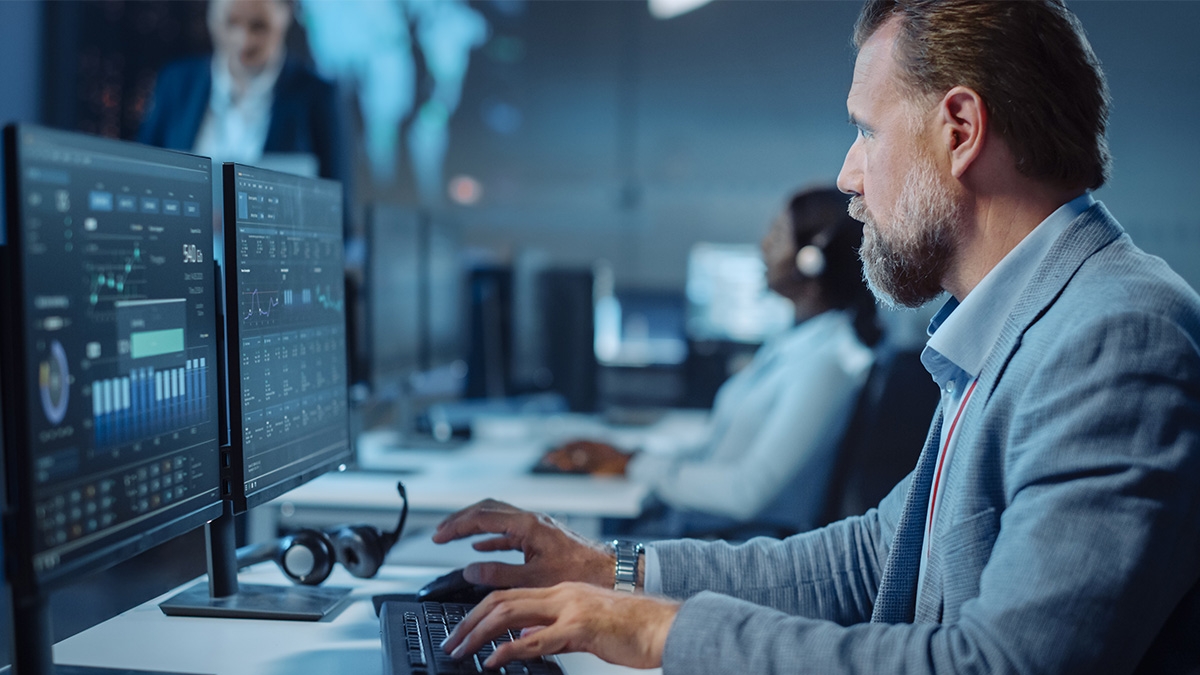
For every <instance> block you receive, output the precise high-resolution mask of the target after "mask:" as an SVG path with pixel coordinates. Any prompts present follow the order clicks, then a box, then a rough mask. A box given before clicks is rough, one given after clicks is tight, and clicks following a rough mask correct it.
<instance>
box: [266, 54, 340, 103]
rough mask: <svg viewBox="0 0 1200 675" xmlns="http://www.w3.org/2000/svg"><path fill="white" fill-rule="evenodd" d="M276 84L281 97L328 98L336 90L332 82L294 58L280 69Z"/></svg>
mask: <svg viewBox="0 0 1200 675" xmlns="http://www.w3.org/2000/svg"><path fill="white" fill-rule="evenodd" d="M275 86H276V88H277V92H278V96H279V97H280V98H290V97H306V98H315V99H327V98H329V97H332V96H333V95H334V92H335V87H334V84H333V83H332V82H330V81H329V80H326V79H325V78H323V77H321V76H320V75H318V74H317V72H316V71H314V70H313V69H312V68H310V67H309V66H307V65H305V64H304V63H301V62H300V61H296V60H293V59H288V60H287V61H285V62H284V64H283V70H282V71H280V73H279V80H278V82H277V83H276V85H275Z"/></svg>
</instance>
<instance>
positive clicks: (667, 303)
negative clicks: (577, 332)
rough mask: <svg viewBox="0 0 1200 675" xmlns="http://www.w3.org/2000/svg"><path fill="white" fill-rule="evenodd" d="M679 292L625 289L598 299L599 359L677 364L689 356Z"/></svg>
mask: <svg viewBox="0 0 1200 675" xmlns="http://www.w3.org/2000/svg"><path fill="white" fill-rule="evenodd" d="M683 304H684V303H683V298H681V297H679V294H678V292H670V291H656V290H642V289H637V290H635V289H622V290H620V291H617V293H616V294H615V295H609V296H601V297H597V298H596V299H595V305H594V321H595V329H594V330H595V343H594V344H595V353H596V360H597V361H599V362H600V363H601V364H603V365H606V366H629V367H644V366H675V365H679V364H681V363H683V362H684V361H685V360H686V359H687V354H688V346H687V338H686V336H685V335H684V330H683V321H684V309H683Z"/></svg>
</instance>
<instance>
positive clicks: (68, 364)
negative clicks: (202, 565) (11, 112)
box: [0, 125, 222, 675]
mask: <svg viewBox="0 0 1200 675" xmlns="http://www.w3.org/2000/svg"><path fill="white" fill-rule="evenodd" d="M3 164H4V196H5V200H4V201H5V209H4V214H5V223H4V230H5V234H6V236H5V238H4V240H3V243H4V245H3V246H2V247H0V252H2V253H0V256H2V258H0V275H2V277H3V278H2V281H0V312H2V316H3V326H4V327H5V328H4V330H2V331H0V354H2V361H3V362H2V364H0V378H2V385H3V386H2V390H3V399H4V406H3V425H2V426H3V433H4V438H3V449H4V473H5V475H6V476H7V488H8V490H7V499H6V500H5V502H4V508H5V514H4V524H5V532H4V537H5V541H4V550H5V552H6V556H7V557H6V563H7V564H8V572H9V574H10V578H9V582H10V584H11V588H12V594H13V606H14V632H15V640H14V666H15V670H16V672H18V673H20V675H40V674H43V673H50V672H53V670H54V666H53V664H52V661H51V655H50V643H51V635H50V621H49V611H48V609H47V608H48V594H49V593H50V592H51V591H53V590H54V589H55V588H58V587H61V586H62V585H64V584H66V583H67V582H69V581H73V580H77V579H78V578H79V577H80V576H82V575H85V574H88V573H91V572H95V571H98V570H101V569H104V568H106V567H109V566H112V565H114V564H116V563H118V562H121V561H124V560H126V559H128V558H131V557H133V556H134V555H136V554H137V553H140V552H141V551H144V550H146V549H149V548H151V547H153V546H156V545H158V544H160V543H163V542H165V541H167V540H168V539H171V538H173V537H176V536H178V535H181V534H183V533H185V532H187V531H189V530H192V529H194V528H196V527H199V526H200V525H202V524H204V523H205V522H207V521H209V520H211V519H213V518H215V517H217V516H218V515H219V514H220V513H221V511H222V506H221V496H220V491H219V479H220V477H219V475H218V420H217V417H218V413H217V403H218V401H217V372H216V371H217V344H218V343H217V340H218V335H217V325H218V324H217V314H216V311H215V302H216V299H217V295H216V287H215V283H216V280H215V277H216V274H215V267H214V265H213V261H212V234H211V222H212V221H211V210H212V206H211V199H210V194H211V193H210V190H211V187H210V181H211V177H210V172H211V162H210V160H209V159H207V158H204V157H196V156H192V155H187V154H182V153H176V152H171V151H166V150H158V149H153V148H148V147H143V146H139V145H134V144H131V143H124V142H120V141H113V140H107V139H100V138H92V137H88V136H83V135H79V134H72V133H66V132H61V131H53V130H49V129H43V128H39V127H34V126H26V125H21V126H9V127H7V128H5V130H4V162H3Z"/></svg>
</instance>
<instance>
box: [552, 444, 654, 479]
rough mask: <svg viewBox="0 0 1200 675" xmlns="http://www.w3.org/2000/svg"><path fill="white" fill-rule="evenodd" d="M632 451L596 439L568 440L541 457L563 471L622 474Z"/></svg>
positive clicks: (608, 474) (603, 474) (604, 474)
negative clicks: (624, 450) (622, 449)
mask: <svg viewBox="0 0 1200 675" xmlns="http://www.w3.org/2000/svg"><path fill="white" fill-rule="evenodd" d="M632 458H633V454H632V453H628V452H622V451H621V450H618V449H617V448H615V447H613V446H611V445H609V444H607V443H598V442H596V441H570V442H567V443H563V444H562V445H560V446H558V447H557V448H555V449H553V450H551V451H550V452H548V453H546V456H545V457H544V458H543V459H542V461H543V462H545V463H547V464H552V465H554V466H556V467H558V468H559V469H561V470H563V471H573V472H580V471H582V472H585V473H590V474H593V475H596V476H624V475H625V469H626V467H628V466H629V460H630V459H632Z"/></svg>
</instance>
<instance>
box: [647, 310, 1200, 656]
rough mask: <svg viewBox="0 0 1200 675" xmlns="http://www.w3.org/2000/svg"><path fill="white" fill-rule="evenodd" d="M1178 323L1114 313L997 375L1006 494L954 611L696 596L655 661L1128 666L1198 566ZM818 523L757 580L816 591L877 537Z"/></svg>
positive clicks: (1193, 331) (1198, 451)
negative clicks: (892, 616)
mask: <svg viewBox="0 0 1200 675" xmlns="http://www.w3.org/2000/svg"><path fill="white" fill-rule="evenodd" d="M1187 321H1188V322H1189V323H1187V326H1186V328H1185V327H1184V326H1183V325H1182V324H1181V323H1178V322H1176V321H1173V320H1170V319H1168V318H1165V317H1162V316H1147V315H1130V314H1126V315H1123V316H1117V317H1107V318H1104V319H1100V320H1093V321H1090V322H1085V323H1084V325H1082V326H1080V327H1078V329H1076V328H1072V329H1070V330H1060V331H1058V333H1060V334H1061V335H1062V336H1063V337H1061V338H1060V339H1058V340H1057V341H1056V342H1052V343H1051V344H1049V345H1047V349H1048V352H1047V353H1045V354H1044V355H1041V354H1040V355H1038V357H1037V359H1038V367H1037V368H1035V369H1031V370H1033V371H1034V373H1035V374H1034V375H1032V376H1031V377H1029V378H1027V379H1026V381H1024V382H1019V383H1013V384H1012V385H1011V386H1013V387H1017V388H1018V391H1016V392H1014V393H1013V400H1014V401H1015V404H1014V405H1015V407H1014V409H1013V412H1012V414H1011V415H1006V416H1002V418H1000V422H999V423H997V424H995V425H993V426H992V428H991V432H992V433H995V434H1002V435H1003V437H1004V439H1005V442H1006V444H1007V446H1006V447H1007V453H1006V476H1005V477H1004V479H1003V483H1004V485H1003V489H1004V490H1005V493H1006V499H1007V503H1008V505H1007V507H1006V509H1005V510H1004V513H1003V514H1002V515H1001V518H1000V531H999V534H998V536H997V538H996V540H995V544H994V546H992V547H991V548H990V550H986V551H983V552H981V553H982V555H984V556H985V557H986V559H987V563H986V565H985V566H984V568H983V572H982V574H981V575H980V579H979V593H978V595H977V596H975V597H974V598H972V599H969V600H966V601H965V602H963V604H962V605H961V608H960V611H959V615H958V618H957V620H956V621H954V622H953V623H942V624H935V623H922V624H899V625H889V624H860V625H853V626H843V625H839V623H847V622H846V621H845V619H847V618H855V619H857V618H861V616H862V614H861V612H858V613H857V614H858V616H854V614H855V613H851V614H847V613H845V612H829V611H826V612H805V613H806V614H808V616H815V617H817V618H806V617H801V616H789V615H786V614H784V613H783V612H781V611H780V609H784V610H788V609H790V607H780V608H768V607H761V606H756V605H754V604H751V602H747V601H746V600H751V601H754V600H756V598H754V597H747V596H745V595H742V596H740V597H738V598H734V597H729V596H726V595H718V594H716V593H708V592H706V593H699V594H696V595H694V596H693V597H690V598H689V599H688V600H687V601H685V602H684V604H683V605H682V607H681V609H680V612H679V614H678V616H677V617H676V620H675V623H674V624H673V625H672V628H671V632H670V635H669V637H668V640H667V644H666V650H665V654H664V658H663V661H664V665H663V671H664V673H667V674H668V675H671V674H673V673H689V674H695V673H718V672H728V671H737V672H789V673H825V674H829V673H832V674H836V673H864V672H877V673H898V672H903V673H967V674H971V673H1093V672H1104V673H1126V672H1133V671H1134V670H1135V669H1136V668H1137V667H1138V664H1139V662H1140V661H1141V659H1142V658H1143V656H1144V655H1145V654H1146V652H1147V650H1148V649H1150V646H1151V644H1152V643H1154V641H1155V639H1156V638H1157V637H1158V635H1159V633H1160V631H1162V630H1163V626H1164V625H1167V624H1168V622H1169V621H1170V617H1171V615H1172V612H1173V611H1174V610H1175V608H1176V607H1177V606H1178V605H1179V604H1180V601H1181V599H1182V598H1184V597H1187V594H1188V593H1189V589H1191V588H1193V586H1194V585H1195V584H1196V582H1197V576H1198V575H1200V537H1197V536H1196V532H1197V531H1200V355H1198V354H1197V340H1196V336H1197V335H1200V328H1198V327H1197V325H1196V323H1197V321H1196V320H1195V318H1194V317H1193V318H1190V319H1188V320H1187ZM1031 351H1032V350H1031ZM1043 356H1044V358H1043ZM1024 365H1027V364H1024ZM1012 367H1013V366H1012V365H1010V368H1012ZM1002 384H1003V383H1002ZM960 451H961V449H960ZM894 498H895V494H894V493H893V494H892V495H889V497H888V499H889V500H891V499H894ZM835 527H837V528H838V529H835V530H832V531H833V532H839V531H840V532H842V533H843V536H842V537H840V541H837V539H839V538H834V537H831V535H830V532H829V531H828V530H826V531H821V532H824V534H818V535H816V536H815V537H813V538H812V539H804V540H800V541H796V542H792V543H791V544H790V546H789V548H792V549H795V550H793V551H792V554H791V555H790V556H783V555H775V556H772V557H771V558H770V559H769V560H767V561H766V563H767V564H773V565H775V566H777V567H779V568H782V569H781V570H776V571H775V576H774V579H775V581H783V580H784V579H785V578H786V577H787V575H789V574H790V575H791V576H792V577H793V578H795V579H796V580H797V581H796V582H795V585H796V590H797V591H798V592H799V595H800V597H801V598H804V601H803V603H801V604H802V605H804V608H805V609H811V608H813V607H816V608H821V607H823V606H824V605H823V604H822V598H821V597H820V596H819V594H817V593H815V592H813V591H812V590H810V587H811V586H812V584H813V581H814V580H820V579H821V578H822V577H827V576H829V575H830V573H832V572H836V571H838V570H837V569H836V568H832V569H831V563H832V561H834V560H838V559H842V560H846V559H847V557H848V554H849V553H850V552H851V550H852V546H851V544H852V543H853V542H854V541H871V540H873V539H874V538H875V537H880V536H883V531H882V530H883V528H880V527H875V528H872V527H870V526H869V525H868V524H867V523H860V524H858V525H857V526H852V527H851V528H850V529H852V530H853V531H855V532H856V536H854V537H849V536H845V532H846V528H845V526H842V525H836V526H835ZM831 538H832V539H834V540H835V541H836V543H829V541H828V540H830V539H831ZM789 542H791V540H789ZM817 542H822V544H821V545H817ZM758 547H761V545H758ZM882 549H883V546H882V544H881V543H876V544H875V550H877V551H882ZM876 555H878V554H876ZM709 557H711V556H709ZM670 558H671V559H672V560H673V562H674V563H675V564H681V562H680V561H679V560H678V559H677V557H676V556H673V555H672V556H670ZM737 562H738V563H755V562H757V561H756V560H755V559H754V558H753V557H751V556H746V555H742V556H740V558H739V559H738V561H737ZM814 566H815V567H816V569H814ZM663 571H664V576H665V577H667V576H669V575H667V574H666V573H667V569H666V566H665V565H664V570H663ZM726 572H727V574H728V575H729V576H730V577H734V576H737V577H740V578H742V579H743V581H742V582H741V583H746V582H745V581H744V579H747V578H749V579H754V578H756V577H757V576H759V575H760V574H761V573H760V572H759V570H757V569H756V568H755V567H753V566H752V565H749V566H739V567H731V568H729V569H728V570H726ZM710 575H711V573H710ZM867 579H870V577H869V576H865V575H863V578H862V580H860V581H858V582H857V583H856V584H831V583H828V582H826V583H825V584H824V586H823V587H822V588H823V593H824V595H825V596H828V603H829V605H830V606H833V607H838V608H840V607H842V606H846V605H849V606H851V607H859V606H865V603H863V601H862V600H861V599H859V598H858V597H857V595H856V593H851V591H852V590H853V591H856V592H859V593H861V592H865V591H867V590H869V589H870V586H869V584H868V583H867ZM674 583H675V585H676V586H678V585H679V582H678V581H674ZM731 585H734V584H733V583H732V582H730V583H727V584H726V585H725V587H724V588H722V587H721V586H720V585H718V587H717V588H716V590H718V591H721V592H728V591H729V590H731V589H730V588H729V587H730V586H731ZM732 595H738V594H737V593H733V594H732ZM1191 630H1194V627H1193V628H1192V629H1191ZM1193 665H1194V664H1193Z"/></svg>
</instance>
